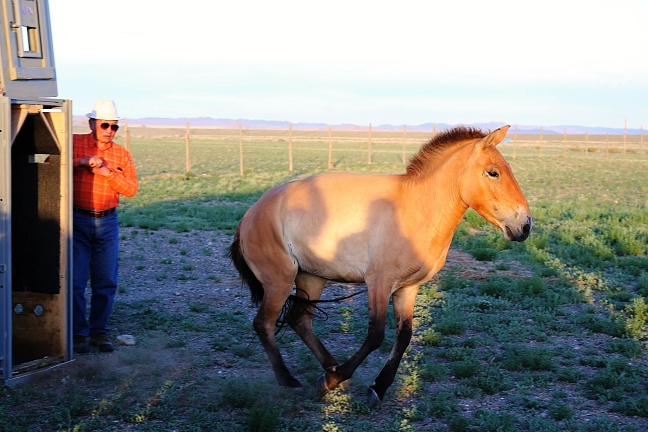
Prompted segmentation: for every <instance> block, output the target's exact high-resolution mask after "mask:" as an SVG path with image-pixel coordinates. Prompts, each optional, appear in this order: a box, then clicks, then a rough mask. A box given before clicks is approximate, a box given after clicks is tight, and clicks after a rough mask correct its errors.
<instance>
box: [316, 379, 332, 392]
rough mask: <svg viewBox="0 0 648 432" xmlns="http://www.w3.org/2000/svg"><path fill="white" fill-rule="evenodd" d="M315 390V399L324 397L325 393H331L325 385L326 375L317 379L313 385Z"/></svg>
mask: <svg viewBox="0 0 648 432" xmlns="http://www.w3.org/2000/svg"><path fill="white" fill-rule="evenodd" d="M315 389H316V390H317V397H319V398H322V397H324V395H325V394H326V393H328V392H329V391H331V389H330V388H328V386H327V385H326V375H322V376H321V377H319V379H318V380H317V384H315Z"/></svg>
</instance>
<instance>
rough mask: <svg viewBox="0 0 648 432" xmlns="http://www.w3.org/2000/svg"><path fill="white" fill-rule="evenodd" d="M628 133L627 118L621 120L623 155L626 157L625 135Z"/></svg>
mask: <svg viewBox="0 0 648 432" xmlns="http://www.w3.org/2000/svg"><path fill="white" fill-rule="evenodd" d="M627 135H628V119H624V120H623V157H624V158H625V157H626V146H627V144H626V137H627Z"/></svg>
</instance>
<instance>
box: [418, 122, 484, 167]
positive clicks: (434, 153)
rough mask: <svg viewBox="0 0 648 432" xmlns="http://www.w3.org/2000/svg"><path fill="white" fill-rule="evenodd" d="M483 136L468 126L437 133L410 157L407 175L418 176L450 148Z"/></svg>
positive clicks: (481, 132)
mask: <svg viewBox="0 0 648 432" xmlns="http://www.w3.org/2000/svg"><path fill="white" fill-rule="evenodd" d="M485 136H486V133H484V132H483V131H481V130H480V129H477V128H474V127H469V126H457V127H454V128H452V129H448V130H445V131H443V132H439V133H438V134H436V135H435V136H434V137H433V138H432V139H430V141H429V142H428V143H427V144H423V146H421V148H420V149H419V151H418V152H417V153H416V154H415V155H414V156H412V159H410V163H409V165H407V169H406V170H407V171H406V172H407V175H416V174H420V173H421V172H423V171H424V169H425V167H426V166H428V165H429V164H430V163H432V162H434V161H436V160H437V159H438V158H439V156H441V155H442V154H443V153H445V151H446V150H447V149H449V148H450V147H453V146H454V145H456V144H458V143H461V142H464V141H467V140H470V139H481V138H484V137H485Z"/></svg>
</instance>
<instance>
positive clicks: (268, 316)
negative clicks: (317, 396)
mask: <svg viewBox="0 0 648 432" xmlns="http://www.w3.org/2000/svg"><path fill="white" fill-rule="evenodd" d="M263 288H264V291H265V293H264V296H263V301H262V302H261V305H260V306H259V311H258V312H257V315H256V317H255V318H254V322H253V325H254V329H255V330H256V332H257V334H258V335H259V340H260V341H261V344H262V345H263V348H264V349H265V352H266V354H267V355H268V359H269V360H270V363H271V364H272V369H273V370H274V373H275V377H276V379H277V382H278V383H279V385H282V386H285V387H301V383H300V382H299V381H298V380H297V379H296V378H295V377H293V376H292V374H291V373H290V371H289V370H288V368H287V367H286V364H285V363H284V361H283V358H282V357H281V353H280V352H279V347H278V346H277V340H276V338H275V325H276V323H277V318H278V317H279V314H280V313H281V310H282V308H283V305H284V303H285V302H286V300H287V299H288V296H289V295H290V292H291V291H292V281H291V283H290V284H288V285H285V286H283V287H279V288H276V287H274V286H269V285H264V286H263Z"/></svg>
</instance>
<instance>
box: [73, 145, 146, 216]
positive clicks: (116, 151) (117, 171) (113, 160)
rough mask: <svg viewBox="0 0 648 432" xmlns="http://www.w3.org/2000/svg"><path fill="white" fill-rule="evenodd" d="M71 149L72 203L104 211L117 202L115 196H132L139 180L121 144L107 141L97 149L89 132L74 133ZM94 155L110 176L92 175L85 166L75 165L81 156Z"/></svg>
mask: <svg viewBox="0 0 648 432" xmlns="http://www.w3.org/2000/svg"><path fill="white" fill-rule="evenodd" d="M73 142H74V152H73V165H74V182H73V183H74V206H75V207H81V208H84V209H86V210H108V209H111V208H113V207H117V206H118V205H119V195H120V194H121V195H124V196H125V197H132V196H134V195H135V194H136V193H137V189H138V187H139V181H138V180H137V174H136V172H135V164H134V163H133V160H132V158H131V155H130V153H129V152H128V150H126V149H125V148H124V147H122V146H120V145H119V144H116V143H115V142H112V143H111V146H110V147H109V148H108V149H107V150H104V151H101V150H99V148H98V147H97V145H96V143H95V141H94V138H92V134H91V133H89V134H83V135H79V134H75V135H74V137H73ZM91 156H98V157H100V158H101V159H102V160H103V161H104V165H106V166H107V167H108V168H110V170H111V171H112V172H113V174H114V175H112V176H110V177H104V176H101V175H95V174H93V173H92V171H91V170H90V169H89V168H87V167H82V166H79V162H80V160H81V159H83V158H88V157H91Z"/></svg>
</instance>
